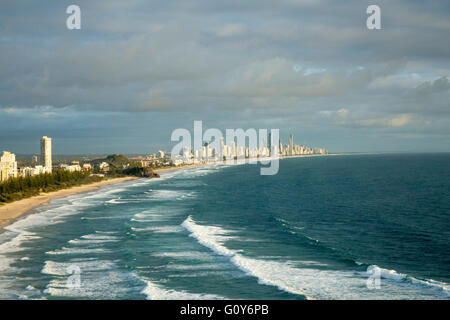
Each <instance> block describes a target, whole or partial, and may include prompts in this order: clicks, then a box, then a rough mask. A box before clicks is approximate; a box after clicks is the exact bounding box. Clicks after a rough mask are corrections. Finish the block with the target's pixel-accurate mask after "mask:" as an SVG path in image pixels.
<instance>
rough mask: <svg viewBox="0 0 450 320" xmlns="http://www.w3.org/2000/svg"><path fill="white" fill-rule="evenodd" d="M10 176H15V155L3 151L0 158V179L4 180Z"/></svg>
mask: <svg viewBox="0 0 450 320" xmlns="http://www.w3.org/2000/svg"><path fill="white" fill-rule="evenodd" d="M10 177H14V178H15V177H17V162H16V155H15V154H14V153H11V152H8V151H3V155H2V156H1V158H0V181H5V180H7V179H8V178H10Z"/></svg>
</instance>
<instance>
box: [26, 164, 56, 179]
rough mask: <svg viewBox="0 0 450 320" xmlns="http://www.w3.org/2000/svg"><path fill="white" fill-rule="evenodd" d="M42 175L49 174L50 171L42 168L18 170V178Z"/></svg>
mask: <svg viewBox="0 0 450 320" xmlns="http://www.w3.org/2000/svg"><path fill="white" fill-rule="evenodd" d="M43 173H51V171H50V170H49V169H48V168H47V167H44V166H36V167H34V168H32V167H23V168H21V169H20V176H22V177H31V176H36V175H39V174H43Z"/></svg>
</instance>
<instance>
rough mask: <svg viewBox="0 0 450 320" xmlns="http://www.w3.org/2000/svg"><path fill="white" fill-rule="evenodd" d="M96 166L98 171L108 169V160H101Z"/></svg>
mask: <svg viewBox="0 0 450 320" xmlns="http://www.w3.org/2000/svg"><path fill="white" fill-rule="evenodd" d="M98 168H99V169H100V171H109V164H108V162H102V163H100V164H99V166H98Z"/></svg>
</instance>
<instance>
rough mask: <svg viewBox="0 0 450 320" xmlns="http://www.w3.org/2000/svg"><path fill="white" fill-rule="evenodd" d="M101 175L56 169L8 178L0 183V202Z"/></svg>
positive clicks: (48, 190)
mask: <svg viewBox="0 0 450 320" xmlns="http://www.w3.org/2000/svg"><path fill="white" fill-rule="evenodd" d="M102 179H103V178H102V177H99V176H91V172H90V171H74V172H70V171H66V170H57V171H55V172H53V173H43V174H39V175H35V176H29V177H17V178H9V179H8V180H6V181H3V182H1V183H0V203H2V202H11V201H16V200H20V199H23V198H27V197H31V196H35V195H38V194H39V193H41V192H51V191H56V190H60V189H66V188H70V187H73V186H77V185H81V184H87V183H92V182H97V181H100V180H102Z"/></svg>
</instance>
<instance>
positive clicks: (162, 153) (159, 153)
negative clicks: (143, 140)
mask: <svg viewBox="0 0 450 320" xmlns="http://www.w3.org/2000/svg"><path fill="white" fill-rule="evenodd" d="M165 155H166V153H165V152H164V151H161V150H159V151H158V158H160V159H163V158H164V156H165Z"/></svg>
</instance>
